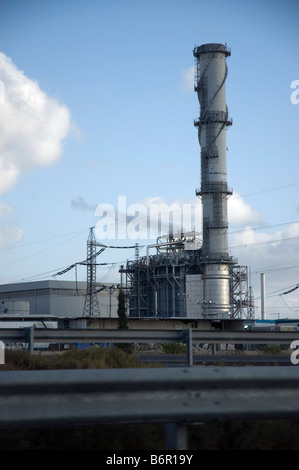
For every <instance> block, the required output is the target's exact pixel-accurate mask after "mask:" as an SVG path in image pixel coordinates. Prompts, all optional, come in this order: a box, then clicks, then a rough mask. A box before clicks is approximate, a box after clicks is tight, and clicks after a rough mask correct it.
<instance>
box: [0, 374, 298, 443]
mask: <svg viewBox="0 0 299 470" xmlns="http://www.w3.org/2000/svg"><path fill="white" fill-rule="evenodd" d="M298 394H299V369H298V367H297V366H291V367H270V368H267V367H249V368H243V367H219V368H192V367H185V368H170V369H158V368H157V369H143V368H141V369H108V370H46V371H17V372H15V371H3V372H1V373H0V428H5V429H8V428H13V427H18V428H22V427H32V426H60V425H72V426H78V425H83V424H100V423H106V424H107V423H112V424H113V423H115V424H116V423H118V424H119V423H165V425H166V427H167V430H168V431H170V430H172V431H173V430H175V432H174V433H172V434H170V433H169V432H168V437H169V436H170V435H171V436H172V440H169V439H168V440H167V442H168V443H167V445H166V448H168V449H174V450H175V449H188V432H187V431H188V424H190V423H197V422H206V421H210V420H215V419H222V420H231V419H277V418H292V419H293V418H298V417H299V400H298Z"/></svg>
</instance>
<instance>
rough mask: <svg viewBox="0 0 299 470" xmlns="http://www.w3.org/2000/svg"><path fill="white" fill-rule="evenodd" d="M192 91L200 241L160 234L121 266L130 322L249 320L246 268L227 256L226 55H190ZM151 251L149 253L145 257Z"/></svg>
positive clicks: (209, 48) (217, 50)
mask: <svg viewBox="0 0 299 470" xmlns="http://www.w3.org/2000/svg"><path fill="white" fill-rule="evenodd" d="M193 55H194V57H195V86H194V89H195V92H196V93H197V96H198V100H199V103H200V116H199V118H198V119H196V120H195V121H194V125H195V126H196V128H197V129H198V139H199V144H200V147H201V188H200V189H197V190H196V195H197V196H199V197H201V200H202V211H203V217H202V240H200V238H199V235H198V234H196V233H179V234H174V235H173V234H172V235H170V234H169V235H168V236H166V237H164V238H163V237H161V238H159V239H158V240H157V243H156V244H155V245H153V246H150V247H148V250H147V256H146V257H141V258H140V257H139V255H138V253H137V254H136V257H135V260H134V261H129V262H127V265H126V266H125V267H123V268H122V269H121V273H125V274H126V288H127V292H128V310H129V316H130V317H187V318H197V319H209V320H211V321H213V320H225V319H232V318H238V319H253V317H254V305H253V296H252V293H251V288H250V286H249V280H248V269H247V267H246V266H240V265H238V262H237V260H236V259H234V258H233V257H231V256H230V254H229V251H228V216H227V199H228V197H229V196H230V195H231V194H232V190H231V189H230V188H229V187H228V185H227V169H226V128H227V127H228V126H231V125H232V120H231V119H230V118H229V115H228V109H227V105H226V93H225V85H226V78H227V64H226V58H227V57H229V56H230V55H231V53H230V50H229V49H228V48H227V47H226V45H223V44H204V45H202V46H196V47H195V48H194V50H193ZM150 248H152V249H155V250H156V252H155V253H154V254H150V252H149V250H150Z"/></svg>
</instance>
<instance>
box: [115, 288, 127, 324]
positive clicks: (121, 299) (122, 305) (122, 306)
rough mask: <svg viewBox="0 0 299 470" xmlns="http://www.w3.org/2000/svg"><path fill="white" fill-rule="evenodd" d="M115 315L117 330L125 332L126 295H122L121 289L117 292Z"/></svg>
mask: <svg viewBox="0 0 299 470" xmlns="http://www.w3.org/2000/svg"><path fill="white" fill-rule="evenodd" d="M117 315H118V329H119V330H127V329H128V321H127V317H126V294H125V293H124V291H123V289H122V288H120V289H119V291H118V307H117Z"/></svg>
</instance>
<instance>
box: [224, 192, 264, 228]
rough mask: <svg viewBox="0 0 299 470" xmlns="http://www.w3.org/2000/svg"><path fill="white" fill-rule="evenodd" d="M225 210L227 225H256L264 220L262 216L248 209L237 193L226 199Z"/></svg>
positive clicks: (247, 205)
mask: <svg viewBox="0 0 299 470" xmlns="http://www.w3.org/2000/svg"><path fill="white" fill-rule="evenodd" d="M227 209H228V220H229V224H230V225H233V226H242V227H243V226H246V225H258V224H260V223H261V222H262V221H263V220H264V215H263V214H262V213H261V212H258V211H257V210H255V209H253V208H252V207H250V206H249V204H247V203H246V202H245V201H243V199H242V198H241V196H240V195H239V194H237V193H234V194H233V195H232V196H231V197H230V198H229V199H228V204H227Z"/></svg>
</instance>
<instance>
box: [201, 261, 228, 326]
mask: <svg viewBox="0 0 299 470" xmlns="http://www.w3.org/2000/svg"><path fill="white" fill-rule="evenodd" d="M202 279H203V301H202V305H203V315H204V316H205V317H209V318H228V316H229V314H230V308H231V306H230V284H229V282H230V273H229V266H228V265H227V264H207V265H206V266H205V272H204V274H203V276H202Z"/></svg>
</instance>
